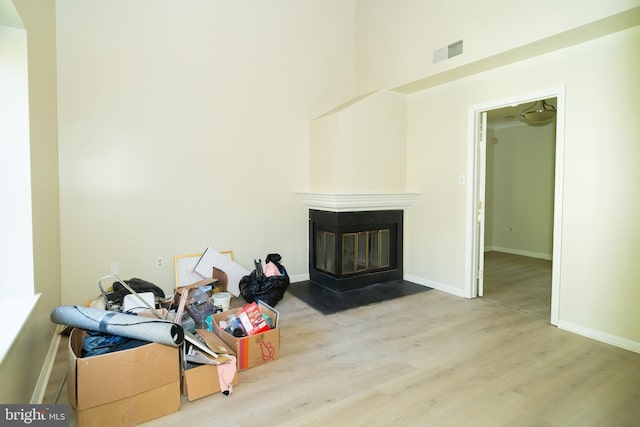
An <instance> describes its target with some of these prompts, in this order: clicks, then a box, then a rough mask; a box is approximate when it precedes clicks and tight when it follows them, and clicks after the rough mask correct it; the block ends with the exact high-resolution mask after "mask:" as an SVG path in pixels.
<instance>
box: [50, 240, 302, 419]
mask: <svg viewBox="0 0 640 427" xmlns="http://www.w3.org/2000/svg"><path fill="white" fill-rule="evenodd" d="M207 250H209V248H207ZM205 252H207V251H205ZM203 256H204V254H203ZM267 259H268V260H269V261H268V262H267V267H266V268H265V269H263V268H262V266H261V265H260V267H258V263H257V262H256V269H255V270H254V271H253V272H251V273H250V274H249V272H248V271H247V273H248V274H246V275H245V276H242V277H241V278H240V280H239V282H232V284H233V285H236V286H238V287H239V288H240V294H241V296H242V297H243V298H244V299H245V301H246V304H243V305H242V306H241V307H238V308H231V307H230V305H231V297H232V294H231V293H230V292H228V284H229V278H228V277H227V274H226V273H225V271H223V270H222V269H218V268H216V267H211V270H210V271H211V272H212V274H211V277H207V278H204V279H203V280H200V281H197V282H195V283H191V284H188V285H185V286H178V287H176V290H175V292H174V294H173V295H171V296H170V297H168V298H167V297H165V294H164V292H163V291H162V289H161V288H159V287H158V286H156V285H154V284H153V283H150V282H147V281H145V280H142V279H137V278H132V279H130V280H121V279H120V278H118V277H117V276H113V275H109V276H105V277H103V278H102V279H100V280H99V282H98V285H99V288H100V293H101V296H100V297H99V298H98V299H96V300H94V301H93V302H92V303H91V306H90V307H80V306H60V307H57V308H56V309H54V310H53V311H52V313H51V321H52V322H53V323H57V324H61V325H67V330H70V339H69V358H70V363H69V366H70V367H72V368H71V372H70V378H69V381H68V383H67V384H68V394H69V402H70V403H71V405H72V406H73V407H74V408H75V410H76V418H77V420H78V425H79V426H81V427H82V426H84V425H135V424H139V423H142V422H145V421H148V420H151V419H154V418H158V417H161V416H163V415H166V414H169V413H172V412H176V411H178V410H179V409H180V395H181V394H182V395H185V396H187V398H188V400H190V401H191V400H195V399H199V398H202V397H204V396H208V395H211V394H214V393H217V392H222V394H224V395H227V396H229V395H231V393H232V391H233V386H234V385H237V384H238V375H237V372H238V371H240V370H243V369H248V368H251V367H254V366H258V365H262V364H264V363H268V362H270V361H273V360H276V359H278V357H279V347H280V330H279V313H278V312H277V311H276V310H275V309H274V308H273V306H272V305H270V304H269V302H272V304H273V305H275V304H276V303H277V302H278V301H280V299H282V295H283V294H284V291H285V290H286V287H287V286H288V283H289V277H288V275H287V273H286V270H285V269H284V267H282V266H281V265H280V264H279V261H280V256H279V255H277V254H269V255H268V256H267ZM274 260H275V263H274V262H273V261H274ZM274 268H275V270H274ZM265 270H266V271H270V272H271V274H270V275H269V276H267V275H266V274H265ZM109 279H115V281H114V282H113V284H112V286H110V287H107V286H105V285H103V282H105V281H106V280H109ZM234 280H235V279H234ZM276 282H277V284H276V285H274V283H276ZM274 289H276V290H277V292H274ZM238 296H239V295H238ZM274 301H275V302H274ZM72 328H73V329H72ZM140 367H144V368H143V369H140ZM110 371H112V372H118V375H117V376H114V375H109V374H108V372H110ZM97 379H98V382H96V380H97ZM119 409H122V410H119ZM125 409H126V411H125ZM125 412H126V413H125Z"/></svg>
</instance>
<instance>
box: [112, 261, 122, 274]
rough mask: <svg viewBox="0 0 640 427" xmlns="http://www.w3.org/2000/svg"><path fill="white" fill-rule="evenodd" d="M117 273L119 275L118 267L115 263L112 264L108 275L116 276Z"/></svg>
mask: <svg viewBox="0 0 640 427" xmlns="http://www.w3.org/2000/svg"><path fill="white" fill-rule="evenodd" d="M118 273H120V266H119V265H118V263H117V262H112V263H111V268H110V270H109V274H111V275H112V276H117V275H118Z"/></svg>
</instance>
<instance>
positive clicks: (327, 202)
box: [296, 193, 420, 212]
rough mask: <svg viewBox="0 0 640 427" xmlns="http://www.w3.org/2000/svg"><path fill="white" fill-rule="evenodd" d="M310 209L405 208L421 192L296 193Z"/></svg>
mask: <svg viewBox="0 0 640 427" xmlns="http://www.w3.org/2000/svg"><path fill="white" fill-rule="evenodd" d="M296 194H297V195H298V196H299V197H300V199H301V200H302V203H304V204H305V205H307V206H308V207H309V208H310V209H318V210H325V211H331V212H353V211H356V212H357V211H378V210H389V209H405V208H408V207H409V206H411V205H412V204H413V202H414V201H415V200H416V198H417V197H418V196H419V195H420V193H352V194H343V193H296Z"/></svg>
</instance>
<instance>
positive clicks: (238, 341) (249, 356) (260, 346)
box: [213, 305, 280, 371]
mask: <svg viewBox="0 0 640 427" xmlns="http://www.w3.org/2000/svg"><path fill="white" fill-rule="evenodd" d="M238 311H239V309H232V310H228V311H225V312H222V313H216V314H214V315H213V320H214V322H213V331H214V332H215V333H216V335H218V336H219V337H220V338H222V340H223V341H224V342H225V343H227V344H228V345H229V346H231V348H232V349H233V351H234V352H235V353H236V358H237V360H238V370H239V371H242V370H244V369H248V368H253V367H254V366H259V365H263V364H265V363H268V362H271V361H273V360H276V359H278V357H280V328H279V327H278V326H277V324H276V327H275V328H273V329H271V330H269V331H266V332H262V333H259V334H256V335H250V336H248V337H242V338H236V337H234V336H233V335H231V334H228V333H227V332H225V331H224V329H222V328H221V327H220V321H221V320H227V318H228V317H229V315H230V314H235V313H237V312H238ZM260 311H262V312H263V313H266V314H268V315H269V317H271V318H272V319H277V318H278V313H277V312H276V311H275V310H273V309H272V308H270V307H266V306H264V305H260Z"/></svg>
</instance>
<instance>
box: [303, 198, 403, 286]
mask: <svg viewBox="0 0 640 427" xmlns="http://www.w3.org/2000/svg"><path fill="white" fill-rule="evenodd" d="M402 226H403V211H402V210H381V211H380V210H378V211H352V212H333V211H324V210H316V209H309V278H310V280H311V281H312V282H315V283H317V284H319V285H322V286H325V287H327V288H330V289H332V290H334V291H344V290H350V289H355V288H360V287H364V286H367V285H372V284H375V283H383V282H390V281H394V280H402V233H403V228H402Z"/></svg>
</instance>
